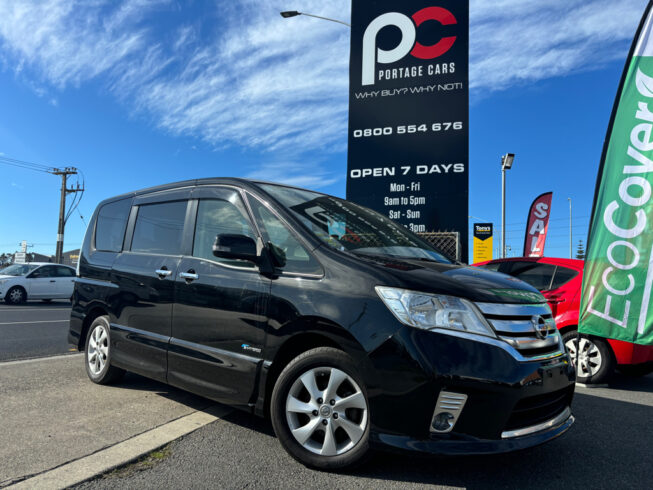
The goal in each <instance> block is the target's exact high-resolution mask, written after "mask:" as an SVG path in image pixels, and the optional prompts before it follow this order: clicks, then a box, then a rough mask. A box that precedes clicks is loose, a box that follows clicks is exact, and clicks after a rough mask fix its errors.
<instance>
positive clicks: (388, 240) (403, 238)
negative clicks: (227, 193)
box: [260, 184, 451, 264]
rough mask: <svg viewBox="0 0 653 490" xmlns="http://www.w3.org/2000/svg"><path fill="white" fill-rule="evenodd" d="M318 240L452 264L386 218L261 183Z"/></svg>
mask: <svg viewBox="0 0 653 490" xmlns="http://www.w3.org/2000/svg"><path fill="white" fill-rule="evenodd" d="M260 187H261V188H262V189H264V190H265V191H267V192H268V193H270V194H271V195H272V196H273V197H274V198H276V199H277V200H278V201H279V202H281V204H283V205H284V206H285V207H286V208H287V209H288V210H289V211H290V212H292V213H293V214H294V215H295V217H297V218H298V219H299V220H300V221H301V222H302V223H303V224H304V225H305V226H306V227H307V228H308V229H309V230H310V231H311V232H312V233H313V234H314V235H315V236H316V237H317V238H319V239H320V240H322V241H323V242H324V243H326V244H327V245H329V246H330V247H333V248H335V249H337V250H348V251H350V252H352V253H359V254H367V255H383V256H387V257H397V258H407V259H418V260H430V261H433V262H444V263H447V264H449V263H451V261H450V260H449V259H447V258H446V257H445V256H444V255H443V254H442V253H441V252H440V251H439V250H438V249H436V248H435V247H434V246H433V245H432V244H430V243H429V242H427V241H425V240H423V239H421V238H420V237H418V236H417V235H414V234H412V233H411V232H409V231H408V230H407V229H406V228H405V227H403V226H401V225H400V224H398V223H395V222H394V221H392V220H390V219H388V218H386V217H385V216H383V215H381V214H379V213H377V212H375V211H372V210H371V209H367V208H364V207H362V206H359V205H358V204H354V203H353V202H350V201H343V200H342V199H338V198H336V197H333V196H327V195H325V194H318V193H316V192H311V191H306V190H303V189H295V188H292V187H283V186H279V185H275V184H260Z"/></svg>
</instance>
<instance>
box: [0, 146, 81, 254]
mask: <svg viewBox="0 0 653 490" xmlns="http://www.w3.org/2000/svg"><path fill="white" fill-rule="evenodd" d="M0 163H3V164H5V165H11V166H14V167H19V168H24V169H27V170H34V171H36V172H44V173H48V174H52V175H58V176H60V177H61V199H60V203H59V225H58V228H57V249H56V256H55V262H57V263H61V261H62V258H63V237H64V231H65V227H66V222H67V221H68V218H70V216H71V215H72V213H73V212H74V211H75V210H76V209H77V207H78V206H79V203H80V202H81V200H82V197H83V195H84V190H85V188H86V178H85V177H84V173H83V172H82V171H81V170H79V169H77V168H75V167H64V168H57V167H49V166H47V165H42V164H40V163H34V162H28V161H25V160H18V159H16V158H10V157H5V156H0ZM78 174H81V175H82V185H81V186H80V185H79V178H78V179H77V182H76V185H75V187H72V188H68V186H67V181H68V176H69V175H78ZM68 194H74V196H73V200H72V202H71V203H70V205H69V207H68V209H66V196H67V195H68ZM80 216H81V214H80ZM83 219H84V218H83V217H82V220H83Z"/></svg>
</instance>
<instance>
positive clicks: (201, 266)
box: [168, 187, 270, 406]
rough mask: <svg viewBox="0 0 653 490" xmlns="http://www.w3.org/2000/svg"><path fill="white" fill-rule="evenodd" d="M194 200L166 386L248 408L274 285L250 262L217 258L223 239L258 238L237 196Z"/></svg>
mask: <svg viewBox="0 0 653 490" xmlns="http://www.w3.org/2000/svg"><path fill="white" fill-rule="evenodd" d="M192 199H193V200H192V201H191V203H192V204H191V211H190V214H191V221H194V222H195V233H194V242H193V246H192V253H191V254H189V255H187V256H184V257H182V259H181V262H180V264H179V268H178V271H179V273H178V274H177V278H176V281H175V306H174V309H173V317H172V338H171V339H170V346H169V352H168V383H170V384H172V385H175V386H179V387H181V388H184V389H188V390H191V391H193V392H195V393H198V394H200V395H202V396H206V397H208V398H212V399H215V400H219V401H222V402H225V403H229V404H232V405H242V406H245V405H247V404H248V403H250V402H251V401H253V400H252V397H253V393H254V385H255V382H256V376H257V372H258V369H259V367H260V365H261V363H262V362H263V355H262V354H263V348H264V343H265V328H266V321H267V317H266V305H267V301H268V297H269V291H270V280H269V279H267V278H265V277H263V276H261V275H260V274H259V271H258V268H257V267H256V266H255V264H254V263H252V262H247V261H235V260H224V259H218V258H216V257H215V256H214V255H213V243H214V241H215V237H216V235H218V234H221V233H231V234H239V235H246V236H250V237H252V238H255V237H256V233H255V231H254V228H253V226H252V224H251V221H250V219H249V216H248V213H247V212H246V209H245V207H244V205H243V201H242V199H241V196H240V193H239V192H238V191H237V190H235V189H233V188H230V187H206V188H197V189H196V190H195V191H194V192H193V196H192ZM194 218H195V219H194Z"/></svg>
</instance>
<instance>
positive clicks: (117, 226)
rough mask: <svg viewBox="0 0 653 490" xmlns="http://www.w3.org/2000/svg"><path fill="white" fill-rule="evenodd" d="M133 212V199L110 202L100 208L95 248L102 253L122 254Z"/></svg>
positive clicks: (96, 226)
mask: <svg viewBox="0 0 653 490" xmlns="http://www.w3.org/2000/svg"><path fill="white" fill-rule="evenodd" d="M130 210H131V199H122V200H121V201H116V202H110V203H109V204H105V205H104V206H102V207H101V208H100V211H99V212H98V216H97V224H96V225H95V248H96V250H100V251H102V252H120V251H121V250H122V241H123V239H124V238H125V228H126V227H127V219H128V218H129V211H130Z"/></svg>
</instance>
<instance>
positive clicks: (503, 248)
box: [501, 166, 506, 259]
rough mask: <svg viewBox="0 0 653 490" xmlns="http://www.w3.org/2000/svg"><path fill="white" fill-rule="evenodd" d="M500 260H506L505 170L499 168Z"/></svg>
mask: <svg viewBox="0 0 653 490" xmlns="http://www.w3.org/2000/svg"><path fill="white" fill-rule="evenodd" d="M501 258H502V259H505V258H506V169H505V168H504V167H503V166H502V167H501Z"/></svg>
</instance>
